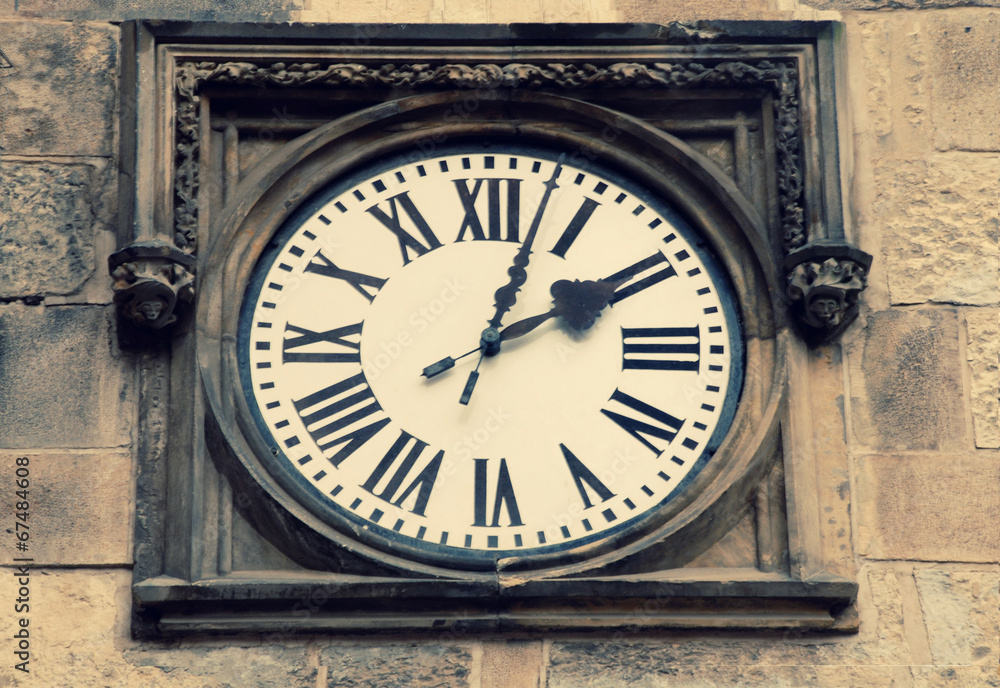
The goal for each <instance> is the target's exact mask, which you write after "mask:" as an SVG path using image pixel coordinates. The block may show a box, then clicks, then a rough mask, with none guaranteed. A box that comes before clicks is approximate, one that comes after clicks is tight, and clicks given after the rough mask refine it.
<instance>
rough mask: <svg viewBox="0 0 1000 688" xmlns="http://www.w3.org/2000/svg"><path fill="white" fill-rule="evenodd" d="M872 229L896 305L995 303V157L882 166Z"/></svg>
mask: <svg viewBox="0 0 1000 688" xmlns="http://www.w3.org/2000/svg"><path fill="white" fill-rule="evenodd" d="M874 175H875V193H876V200H875V202H874V207H873V214H872V216H871V220H870V222H872V223H873V224H874V225H875V227H874V229H875V230H877V231H879V232H881V234H882V236H883V251H884V257H885V261H884V263H882V267H881V268H880V266H879V263H876V264H875V270H879V269H883V270H885V271H886V272H887V277H888V283H889V293H890V298H891V300H892V303H893V304H919V303H927V302H938V303H955V304H970V305H977V306H983V305H994V304H997V303H1000V287H998V284H997V272H998V270H1000V250H998V241H1000V234H998V218H997V214H998V210H997V202H996V194H997V180H998V179H1000V156H997V155H979V154H973V153H950V154H946V155H938V156H934V157H931V158H929V159H926V160H884V161H883V162H882V163H881V164H880V165H878V166H877V167H876V168H875V172H874Z"/></svg>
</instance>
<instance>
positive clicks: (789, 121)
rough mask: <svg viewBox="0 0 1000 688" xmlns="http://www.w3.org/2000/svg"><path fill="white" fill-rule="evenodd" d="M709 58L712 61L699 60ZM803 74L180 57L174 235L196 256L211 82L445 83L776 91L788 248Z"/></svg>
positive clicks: (796, 191)
mask: <svg viewBox="0 0 1000 688" xmlns="http://www.w3.org/2000/svg"><path fill="white" fill-rule="evenodd" d="M703 62H706V63H707V62H708V60H703ZM798 76H799V75H798V70H797V67H796V65H795V64H794V63H793V62H781V61H774V60H756V61H742V62H737V61H732V62H726V61H723V62H716V63H715V64H702V63H701V62H694V61H692V62H655V63H651V64H641V63H636V62H620V63H616V64H611V65H595V64H591V63H585V62H580V63H548V64H529V63H507V64H475V65H470V64H445V65H438V66H434V65H430V64H403V65H395V64H391V63H390V64H359V63H333V64H322V63H318V62H316V63H311V62H302V63H286V62H273V63H270V64H257V63H254V62H221V63H217V62H183V63H180V64H178V65H177V69H176V72H175V82H174V85H175V88H176V91H177V94H178V104H177V117H176V123H177V124H176V132H175V151H176V159H175V176H174V196H175V199H174V200H175V205H174V239H175V242H176V244H177V246H178V247H180V248H181V249H183V250H184V251H187V252H192V253H193V252H194V251H195V250H196V247H197V226H198V202H197V196H198V185H199V181H198V156H199V149H200V144H199V132H198V122H197V112H198V107H197V104H198V101H199V95H198V94H199V91H200V90H201V88H202V87H203V86H204V85H205V84H209V83H211V84H231V85H236V86H255V87H267V88H291V87H299V88H301V87H320V88H366V89H368V88H427V89H433V88H442V89H455V88H462V89H498V88H523V89H543V88H544V89H553V88H555V89H566V90H573V89H588V88H589V89H597V88H604V89H610V88H624V87H635V88H662V89H698V88H701V89H710V88H733V87H752V88H762V87H763V88H766V89H768V90H770V91H771V92H772V94H773V108H774V138H775V147H776V151H777V187H778V196H779V202H780V203H779V204H780V217H781V230H782V242H783V245H784V248H785V251H786V252H787V251H792V250H794V249H796V248H798V247H800V246H802V245H804V244H805V243H806V241H807V236H806V230H805V226H804V215H805V213H804V210H803V201H802V190H803V175H802V168H801V153H800V143H801V141H800V136H801V134H800V132H801V126H802V124H801V117H800V114H799V93H798Z"/></svg>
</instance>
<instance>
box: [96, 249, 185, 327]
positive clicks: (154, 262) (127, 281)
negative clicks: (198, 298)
mask: <svg viewBox="0 0 1000 688" xmlns="http://www.w3.org/2000/svg"><path fill="white" fill-rule="evenodd" d="M194 264H195V258H194V256H191V255H189V254H187V253H184V252H183V251H181V250H180V249H178V248H176V247H174V246H171V245H170V244H168V243H167V242H165V241H159V240H152V241H144V242H137V243H134V244H132V245H130V246H126V247H125V248H123V249H122V250H120V251H118V252H116V253H113V254H111V255H110V256H109V257H108V272H110V273H111V277H112V278H113V279H114V283H113V284H112V289H114V292H115V303H116V304H118V313H119V316H120V317H121V318H122V319H124V320H127V321H128V322H130V323H132V324H134V325H137V326H139V327H142V328H148V329H151V330H159V329H162V328H164V327H166V326H167V325H170V324H172V323H173V322H175V321H176V320H177V315H176V313H175V312H174V311H175V309H176V306H177V302H178V301H184V302H191V301H192V300H193V299H194Z"/></svg>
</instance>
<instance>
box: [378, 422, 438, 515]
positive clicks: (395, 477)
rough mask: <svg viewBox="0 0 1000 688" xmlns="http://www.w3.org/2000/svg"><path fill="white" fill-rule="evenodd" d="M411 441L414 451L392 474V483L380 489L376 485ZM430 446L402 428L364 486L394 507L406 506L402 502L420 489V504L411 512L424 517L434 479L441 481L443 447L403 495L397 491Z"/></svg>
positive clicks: (411, 448)
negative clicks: (438, 478) (378, 490)
mask: <svg viewBox="0 0 1000 688" xmlns="http://www.w3.org/2000/svg"><path fill="white" fill-rule="evenodd" d="M411 440H412V441H413V446H412V447H410V451H409V452H407V454H406V457H405V458H404V459H403V460H402V461H401V462H400V464H399V466H398V467H397V468H396V471H395V472H394V473H393V474H392V477H391V478H389V482H387V483H386V484H385V486H384V487H383V488H382V490H381V491H380V492H376V491H375V488H376V487H377V486H378V484H379V482H380V481H381V480H382V478H383V477H385V474H386V473H388V472H389V469H390V468H392V465H393V464H394V463H395V462H396V459H398V458H399V455H400V454H401V453H402V451H403V449H404V448H405V447H406V445H407V444H409V443H410V441H411ZM426 448H427V443H426V442H424V441H422V440H418V439H417V438H416V437H414V436H413V435H411V434H409V433H408V432H405V431H401V432H400V433H399V438H398V439H397V440H396V441H395V442H394V443H393V445H392V446H391V447H389V451H387V452H386V454H385V456H384V457H383V458H382V460H381V461H379V464H378V466H376V467H375V470H374V471H372V474H371V475H370V476H369V477H368V480H366V481H365V482H364V484H363V485H361V487H362V488H364V489H366V490H368V491H369V492H371V493H372V494H373V495H375V496H376V497H378V498H379V499H384V500H385V501H387V502H389V503H390V504H392V505H393V506H400V505H402V503H403V502H404V501H406V498H407V497H409V496H410V493H412V492H413V491H414V490H416V491H417V499H416V503H415V504H414V505H413V508H412V509H410V511H411V512H413V513H415V514H416V515H417V516H423V515H424V510H425V509H426V508H427V500H428V499H430V496H431V490H432V489H434V481H435V480H437V476H438V471H439V470H440V468H441V460H442V459H443V458H444V451H443V450H442V451H439V452H438V453H437V454H435V455H434V458H433V459H431V460H430V463H428V464H427V465H426V466H424V468H423V470H421V471H420V472H419V473H418V474H417V475H416V477H415V478H413V480H412V481H411V482H410V485H409V486H408V487H407V488H406V489H405V490H403V492H402V494H400V495H399V496H398V497H396V493H397V492H399V488H400V487H402V485H403V481H404V480H405V479H406V476H407V474H408V473H409V472H410V469H412V468H413V464H415V463H416V462H417V459H419V458H420V454H421V453H423V451H424V449H426Z"/></svg>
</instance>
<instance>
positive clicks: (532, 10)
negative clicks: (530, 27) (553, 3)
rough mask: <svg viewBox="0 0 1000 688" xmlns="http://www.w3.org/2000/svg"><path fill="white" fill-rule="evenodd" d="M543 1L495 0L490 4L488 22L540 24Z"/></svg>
mask: <svg viewBox="0 0 1000 688" xmlns="http://www.w3.org/2000/svg"><path fill="white" fill-rule="evenodd" d="M544 4H545V3H544V1H543V0H507V1H506V2H504V1H502V0H497V1H495V2H493V3H491V4H490V21H494V22H540V21H542V6H543V5H544Z"/></svg>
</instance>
